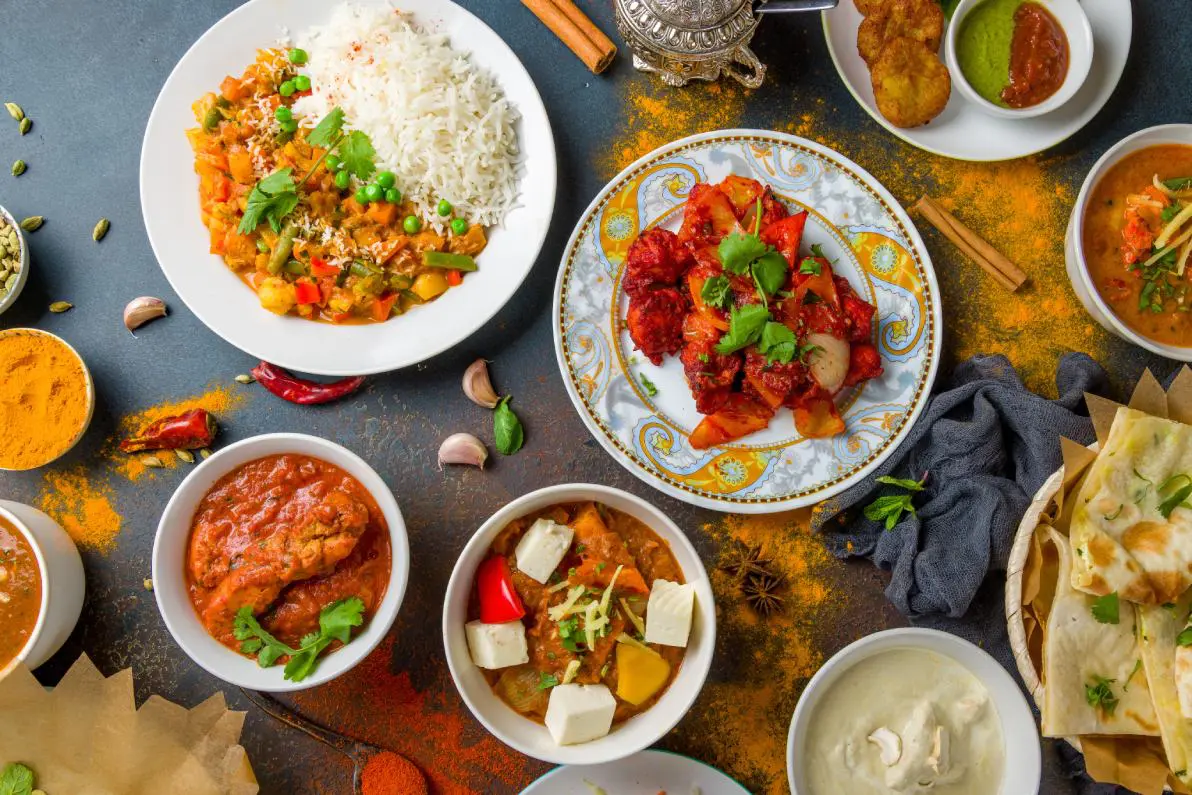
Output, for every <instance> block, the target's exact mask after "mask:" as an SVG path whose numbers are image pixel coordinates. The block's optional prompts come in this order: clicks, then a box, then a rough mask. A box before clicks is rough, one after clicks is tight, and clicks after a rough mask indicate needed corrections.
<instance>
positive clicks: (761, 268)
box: [753, 249, 787, 295]
mask: <svg viewBox="0 0 1192 795" xmlns="http://www.w3.org/2000/svg"><path fill="white" fill-rule="evenodd" d="M786 267H787V266H786V257H784V256H782V254H780V253H779V252H778V251H776V250H775V249H770V250H769V251H767V252H766V253H765V254H762V255H761V256H760V257H758V258H757V260H756V261H755V262H754V263H753V280H754V282H755V283H756V284H757V286H758V288H759V289H760V290H761V291H762V292H763V293H765V294H766V295H774V293H776V292H778V291H779V290H781V289H782V285H784V284H786Z"/></svg>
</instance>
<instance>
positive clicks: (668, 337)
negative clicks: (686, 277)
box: [625, 287, 689, 364]
mask: <svg viewBox="0 0 1192 795" xmlns="http://www.w3.org/2000/svg"><path fill="white" fill-rule="evenodd" d="M688 306H689V304H688V301H687V299H686V297H684V296H683V294H682V293H680V292H679V291H678V289H676V288H674V287H662V288H656V289H652V290H647V291H645V292H642V293H640V294H638V295H636V296H634V297H633V298H631V299H630V301H629V312H628V314H627V315H626V318H625V324H626V326H627V327H628V329H629V337H630V338H631V339H632V340H633V344H634V347H636V348H637V349H638V350H639V351H641V353H642V355H643V356H645V357H646V358H647V359H649V360H650V361H651V362H653V363H654V364H662V357H663V356H665V355H669V354H674V353H678V352H679V348H680V347H681V346H682V344H683V317H684V316H685V315H686V314H687V310H688Z"/></svg>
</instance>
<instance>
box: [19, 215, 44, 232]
mask: <svg viewBox="0 0 1192 795" xmlns="http://www.w3.org/2000/svg"><path fill="white" fill-rule="evenodd" d="M45 222H46V218H45V216H44V215H31V216H29V217H28V218H26V219H25V220H24V221H21V229H24V230H25V231H26V232H36V231H37V230H38V229H41V225H42V224H44V223H45Z"/></svg>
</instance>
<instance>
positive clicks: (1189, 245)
mask: <svg viewBox="0 0 1192 795" xmlns="http://www.w3.org/2000/svg"><path fill="white" fill-rule="evenodd" d="M1083 243H1084V254H1085V264H1086V266H1087V268H1088V272H1089V276H1090V278H1091V279H1092V281H1093V283H1094V284H1095V285H1096V287H1097V291H1098V292H1099V293H1100V294H1101V297H1102V298H1103V299H1104V300H1105V302H1106V303H1107V304H1108V305H1109V306H1110V308H1111V309H1112V310H1113V312H1114V314H1116V315H1117V316H1118V318H1120V319H1121V320H1122V322H1123V323H1125V324H1126V325H1127V326H1129V327H1130V328H1132V329H1133V330H1135V331H1137V332H1138V333H1139V334H1142V335H1143V336H1145V337H1149V338H1150V339H1153V340H1155V341H1156V342H1161V343H1165V344H1168V345H1178V346H1184V347H1188V346H1192V282H1190V281H1189V276H1190V275H1192V274H1189V271H1188V264H1189V260H1190V259H1192V146H1186V145H1180V144H1167V145H1161V146H1151V147H1147V148H1146V149H1141V150H1139V151H1137V152H1134V153H1132V154H1130V155H1127V156H1126V157H1124V158H1122V160H1121V161H1120V162H1118V163H1117V164H1115V165H1114V166H1113V167H1112V168H1111V169H1109V171H1108V172H1106V174H1105V176H1103V177H1102V178H1101V180H1100V181H1099V182H1098V183H1097V184H1096V186H1095V187H1094V189H1093V193H1092V195H1091V196H1090V197H1089V200H1088V204H1087V209H1086V210H1085V217H1084V239H1083Z"/></svg>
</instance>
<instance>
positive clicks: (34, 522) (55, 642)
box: [0, 500, 86, 679]
mask: <svg viewBox="0 0 1192 795" xmlns="http://www.w3.org/2000/svg"><path fill="white" fill-rule="evenodd" d="M0 516H2V517H4V518H5V519H6V520H7V521H8V523H9V524H11V525H12V526H13V527H15V528H16V529H17V532H19V533H21V535H23V536H24V537H25V540H26V541H28V542H29V546H30V547H32V549H33V557H34V559H35V560H36V561H37V566H38V569H39V571H40V573H41V608H40V610H39V612H38V614H37V623H36V624H35V625H34V626H33V633H32V634H31V635H30V636H29V640H28V641H26V643H25V648H23V649H21V651H20V652H19V653H18V654H17V656H16V658H15V659H13V660H12V661H11V662H10V663H9V664H8V665H7V666H5V667H4V668H0V679H3V678H4V677H5V676H7V675H8V672H9V671H11V670H12V669H13V668H15V667H16V666H17V663H19V662H23V663H25V665H27V666H29V667H30V668H36V667H37V666H39V665H41V664H42V663H44V662H45V661H46V660H48V659H49V658H50V657H52V656H54V653H55V652H57V651H58V649H60V648H62V644H64V643H66V639H67V638H68V637H70V633H71V632H73V631H74V628H75V624H77V623H79V615H80V613H82V611H83V596H84V593H85V591H86V582H85V578H84V575H83V560H82V558H80V557H79V550H78V548H77V547H75V544H74V541H72V540H71V538H70V536H69V535H67V533H66V531H65V530H63V529H62V527H61V525H59V524H58V523H57V522H55V521H54V520H53V519H51V518H50V517H49V516H47V515H46V514H44V513H42V512H41V511H39V510H37V509H36V508H33V507H31V506H29V505H24V504H22V503H19V502H13V501H11V500H0Z"/></svg>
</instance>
